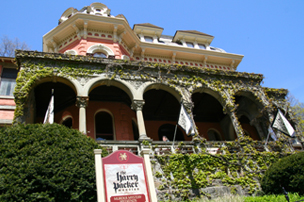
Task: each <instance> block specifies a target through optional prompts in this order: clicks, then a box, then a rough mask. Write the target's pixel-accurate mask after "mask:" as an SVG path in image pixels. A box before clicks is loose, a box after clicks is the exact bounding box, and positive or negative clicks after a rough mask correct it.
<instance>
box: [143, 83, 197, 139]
mask: <svg viewBox="0 0 304 202" xmlns="http://www.w3.org/2000/svg"><path fill="white" fill-rule="evenodd" d="M143 97H144V100H145V105H144V107H143V116H144V120H145V127H146V131H147V135H148V137H150V138H152V139H153V140H160V138H159V131H158V129H159V128H160V126H162V125H163V124H172V125H175V124H176V123H177V121H178V116H179V111H180V103H179V100H177V98H176V97H175V96H173V95H172V94H171V93H169V92H168V91H165V90H157V89H151V88H150V90H147V91H146V92H145V93H144V95H143ZM173 133H174V131H173ZM169 139H170V138H169ZM184 139H185V140H191V138H190V139H189V138H187V137H184ZM170 140H173V136H172V139H170Z"/></svg>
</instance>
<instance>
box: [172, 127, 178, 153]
mask: <svg viewBox="0 0 304 202" xmlns="http://www.w3.org/2000/svg"><path fill="white" fill-rule="evenodd" d="M176 129H177V124H176V125H175V131H174V137H173V143H172V147H174V141H175V136H176Z"/></svg>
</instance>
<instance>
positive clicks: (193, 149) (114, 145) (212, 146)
mask: <svg viewBox="0 0 304 202" xmlns="http://www.w3.org/2000/svg"><path fill="white" fill-rule="evenodd" d="M96 142H97V143H98V144H99V145H100V146H102V147H104V148H105V149H106V150H107V151H108V152H109V153H112V152H114V151H116V150H128V151H130V152H132V153H134V154H136V155H139V154H140V152H141V150H142V148H144V147H146V148H147V147H148V148H150V150H151V153H150V155H151V156H154V155H164V154H172V153H181V154H191V153H201V152H202V151H204V152H208V153H210V154H219V153H222V154H225V153H227V152H229V153H237V152H240V151H241V147H240V146H239V145H238V144H236V142H235V141H207V142H205V143H203V144H196V143H194V142H192V141H183V142H174V145H173V144H172V142H163V141H152V142H150V143H149V145H143V144H141V143H140V142H139V141H113V140H97V141H96ZM250 146H252V147H253V148H255V149H256V150H257V151H259V152H263V151H278V152H279V151H281V149H282V147H280V146H279V145H277V144H276V142H270V143H269V144H267V145H266V146H265V142H263V141H253V142H251V143H250ZM290 146H291V145H290ZM293 149H297V150H302V149H303V148H302V146H301V145H299V144H297V145H296V144H293V145H292V147H290V151H293Z"/></svg>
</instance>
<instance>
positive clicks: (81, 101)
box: [76, 96, 89, 135]
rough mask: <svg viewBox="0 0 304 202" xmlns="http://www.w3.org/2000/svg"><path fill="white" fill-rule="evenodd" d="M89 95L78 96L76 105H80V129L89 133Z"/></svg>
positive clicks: (84, 132)
mask: <svg viewBox="0 0 304 202" xmlns="http://www.w3.org/2000/svg"><path fill="white" fill-rule="evenodd" d="M88 101H89V97H80V96H77V101H76V106H77V107H79V131H80V132H82V133H83V134H85V135H86V134H87V118H86V107H87V106H88Z"/></svg>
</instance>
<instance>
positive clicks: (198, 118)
mask: <svg viewBox="0 0 304 202" xmlns="http://www.w3.org/2000/svg"><path fill="white" fill-rule="evenodd" d="M213 94H216V93H214V92H213ZM217 97H219V96H217ZM192 101H193V103H194V108H193V116H194V121H195V124H196V126H197V127H198V129H199V133H200V135H201V136H204V137H205V138H208V131H209V130H210V129H212V128H213V129H216V130H217V131H218V132H219V133H220V134H223V136H222V137H218V138H217V139H223V140H234V139H235V132H234V131H231V130H229V128H231V125H232V123H231V119H230V117H229V116H228V115H227V114H224V113H223V107H222V105H221V103H220V102H219V101H218V99H216V98H215V97H214V96H213V95H211V94H209V93H205V92H202V93H201V92H196V93H194V94H193V95H192Z"/></svg>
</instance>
